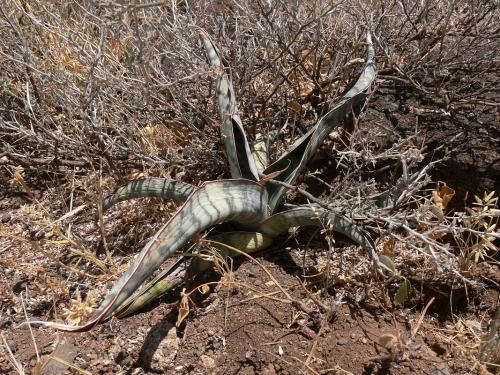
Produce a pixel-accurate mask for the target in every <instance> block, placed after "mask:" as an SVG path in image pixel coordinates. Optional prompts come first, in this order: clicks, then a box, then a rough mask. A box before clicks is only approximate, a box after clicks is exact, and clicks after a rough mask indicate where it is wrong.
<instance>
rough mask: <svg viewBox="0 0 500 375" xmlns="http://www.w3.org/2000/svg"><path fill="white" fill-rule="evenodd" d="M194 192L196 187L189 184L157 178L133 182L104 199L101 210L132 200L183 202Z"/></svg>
mask: <svg viewBox="0 0 500 375" xmlns="http://www.w3.org/2000/svg"><path fill="white" fill-rule="evenodd" d="M195 190H196V187H195V186H193V185H191V184H187V183H185V182H181V181H175V180H167V179H164V178H158V177H148V178H144V179H141V180H134V181H131V182H129V183H128V184H127V185H125V186H122V187H121V188H119V189H118V190H116V191H115V192H114V193H113V194H112V195H110V196H108V197H106V198H105V199H104V203H103V210H104V211H106V210H108V209H109V208H111V207H112V206H114V205H115V204H117V203H119V202H122V201H125V200H129V199H134V198H145V197H157V198H163V199H171V200H173V201H175V202H184V201H185V200H186V199H187V198H188V197H189V196H190V195H191V194H192V193H193V192H194V191H195Z"/></svg>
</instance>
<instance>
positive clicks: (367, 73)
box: [264, 34, 375, 212]
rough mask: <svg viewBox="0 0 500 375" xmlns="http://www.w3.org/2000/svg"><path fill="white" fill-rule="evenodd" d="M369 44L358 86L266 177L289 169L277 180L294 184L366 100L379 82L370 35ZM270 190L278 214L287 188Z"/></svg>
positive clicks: (282, 158) (284, 156)
mask: <svg viewBox="0 0 500 375" xmlns="http://www.w3.org/2000/svg"><path fill="white" fill-rule="evenodd" d="M367 44H368V53H367V54H368V57H367V62H366V65H365V67H364V69H363V72H362V73H361V76H360V77H359V78H358V80H357V81H356V83H355V84H354V86H353V87H352V88H351V89H350V90H349V91H348V92H347V93H346V94H344V95H343V96H342V97H341V98H340V100H339V102H338V103H337V104H335V106H334V107H333V108H332V109H331V110H330V111H329V112H328V113H327V114H326V115H325V116H323V117H322V118H321V119H320V121H319V122H318V123H317V124H316V125H315V126H314V127H313V128H311V129H310V130H309V131H308V132H307V133H306V134H304V135H303V136H302V137H301V138H299V139H298V140H297V141H296V142H295V143H294V144H293V145H292V146H291V147H290V148H289V149H288V151H287V152H286V153H285V154H284V155H283V156H281V157H280V158H279V159H278V160H276V161H275V162H274V163H273V164H271V165H270V166H269V167H267V168H266V169H265V171H264V174H265V175H269V174H271V173H273V172H276V171H279V170H283V169H285V171H284V172H283V173H281V174H280V175H279V176H278V177H276V180H279V181H283V182H286V183H289V184H292V183H293V182H294V181H295V179H296V178H297V177H298V175H299V173H300V172H301V171H302V170H303V168H304V167H305V166H306V164H307V162H308V161H309V159H310V158H311V157H312V156H313V155H314V154H315V153H316V151H317V150H318V148H319V147H320V146H321V144H322V143H323V141H324V140H325V138H326V137H327V136H328V134H330V133H331V132H332V130H333V128H334V127H335V126H337V125H340V124H341V123H342V121H344V119H345V118H346V116H347V115H348V114H349V113H350V112H351V109H352V108H353V107H356V106H358V105H359V104H361V103H362V102H363V101H364V99H365V98H366V96H367V91H368V90H369V88H370V86H371V85H372V82H373V80H374V79H375V62H374V57H375V52H374V50H373V45H372V40H371V36H370V34H368V35H367ZM287 166H288V167H287ZM268 191H269V206H270V208H271V212H274V211H275V210H276V208H277V207H278V205H279V204H280V202H281V200H282V197H283V194H284V193H285V191H286V188H285V187H283V186H281V185H276V184H268Z"/></svg>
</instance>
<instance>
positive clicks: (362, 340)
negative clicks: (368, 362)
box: [359, 337, 368, 344]
mask: <svg viewBox="0 0 500 375" xmlns="http://www.w3.org/2000/svg"><path fill="white" fill-rule="evenodd" d="M359 341H361V342H362V343H363V344H366V343H367V342H368V340H367V339H366V338H364V337H362V338H361V340H359Z"/></svg>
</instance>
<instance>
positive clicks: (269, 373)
mask: <svg viewBox="0 0 500 375" xmlns="http://www.w3.org/2000/svg"><path fill="white" fill-rule="evenodd" d="M262 375H276V369H275V368H274V365H273V364H272V363H270V364H269V365H267V367H266V368H265V369H263V370H262Z"/></svg>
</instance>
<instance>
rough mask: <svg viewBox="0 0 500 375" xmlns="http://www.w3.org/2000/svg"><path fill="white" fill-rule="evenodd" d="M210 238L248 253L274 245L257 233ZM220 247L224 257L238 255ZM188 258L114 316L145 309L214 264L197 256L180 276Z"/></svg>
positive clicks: (131, 299)
mask: <svg viewBox="0 0 500 375" xmlns="http://www.w3.org/2000/svg"><path fill="white" fill-rule="evenodd" d="M209 239H210V240H212V241H216V242H220V243H223V244H226V245H229V246H231V247H235V248H237V249H239V250H241V251H244V252H246V253H248V254H251V253H253V252H256V251H259V250H263V249H265V248H267V247H269V246H271V244H272V243H273V238H271V237H270V236H267V235H265V234H262V233H257V232H241V231H238V232H226V233H220V234H217V235H214V236H210V237H209ZM217 250H218V251H219V253H220V254H221V256H222V257H223V258H225V257H231V258H233V257H235V256H237V255H239V254H237V253H235V252H233V251H231V250H229V249H228V248H227V247H224V246H220V247H218V249H217ZM187 258H188V257H183V258H182V259H180V262H175V263H174V264H173V265H172V266H171V267H170V268H168V269H166V270H165V271H166V272H162V273H161V274H160V275H159V276H158V277H156V278H155V279H154V280H152V281H151V282H149V283H148V284H147V285H146V286H145V287H143V288H142V289H141V290H140V291H139V293H137V294H135V295H134V296H132V297H130V298H129V300H128V301H126V302H125V303H123V304H122V306H120V308H119V309H118V310H117V312H116V313H115V316H117V317H118V318H120V319H122V318H126V317H128V316H130V315H132V314H135V313H136V312H137V311H140V310H142V309H143V308H144V307H146V306H147V305H148V304H150V303H151V302H152V301H154V300H156V299H158V298H160V297H161V296H163V295H165V294H166V293H168V292H170V291H172V290H173V289H175V288H177V287H178V286H179V285H181V284H182V283H183V282H184V279H185V277H187V278H189V277H191V276H194V275H197V274H200V273H202V272H204V271H206V270H207V269H209V268H210V267H212V265H213V263H212V262H211V261H209V260H207V259H204V258H202V257H194V258H193V259H192V261H191V263H190V264H189V268H188V269H187V271H186V276H185V277H181V276H180V274H181V273H180V272H179V271H182V269H181V268H180V267H181V264H182V263H183V262H184V261H187Z"/></svg>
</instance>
